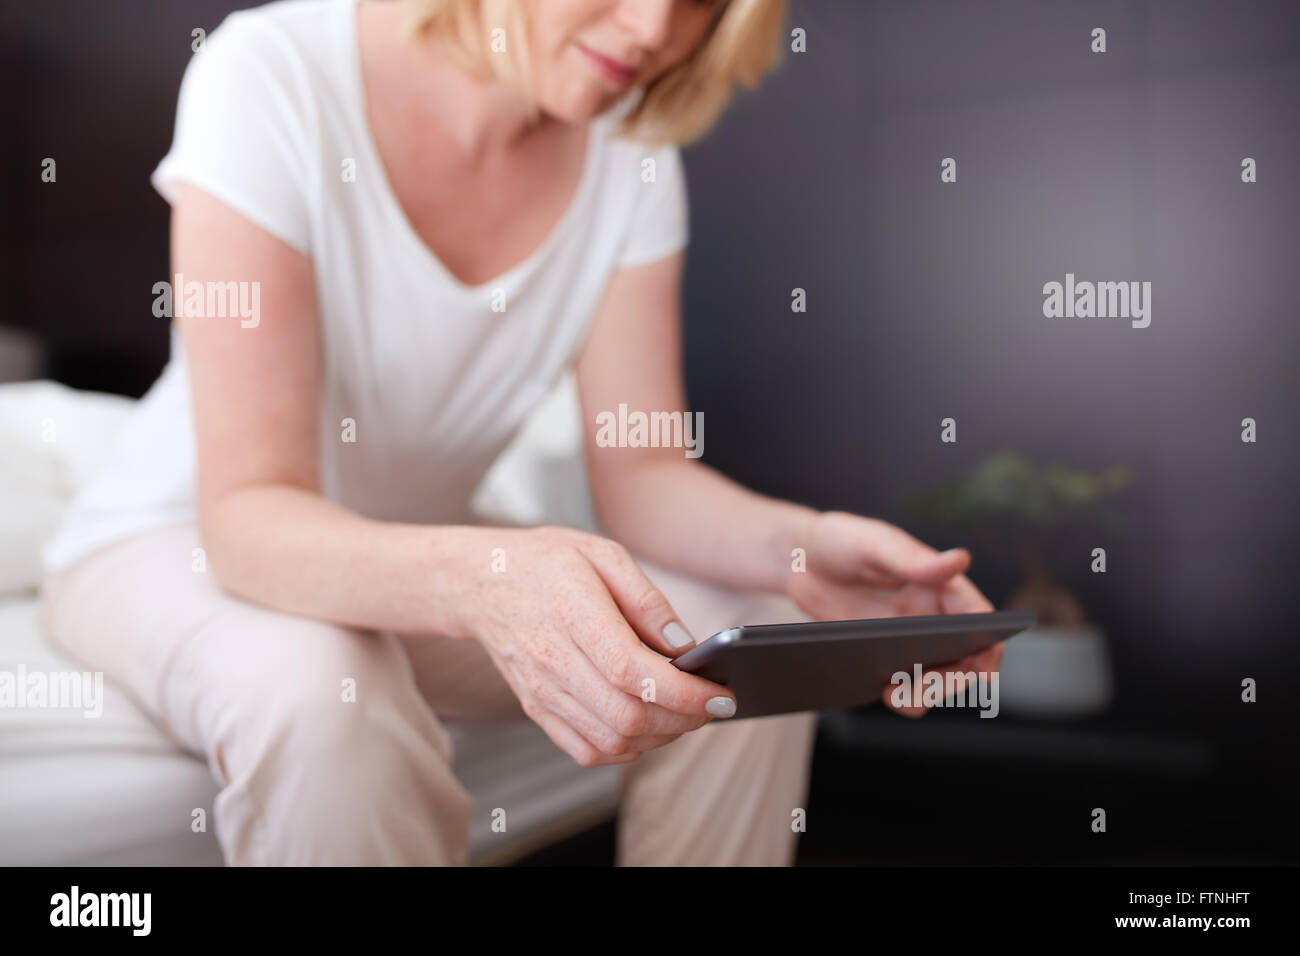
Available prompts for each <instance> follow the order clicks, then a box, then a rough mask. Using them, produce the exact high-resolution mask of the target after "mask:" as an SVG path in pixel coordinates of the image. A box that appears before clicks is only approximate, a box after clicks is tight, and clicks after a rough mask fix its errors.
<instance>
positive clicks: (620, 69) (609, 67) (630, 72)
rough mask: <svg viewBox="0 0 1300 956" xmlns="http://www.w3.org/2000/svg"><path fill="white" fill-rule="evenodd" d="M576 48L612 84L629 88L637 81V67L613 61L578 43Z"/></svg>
mask: <svg viewBox="0 0 1300 956" xmlns="http://www.w3.org/2000/svg"><path fill="white" fill-rule="evenodd" d="M575 46H577V48H578V49H579V50H581V51H582V52H583V54H584V55H585V56H586V57H587V59H588V60H589V61H590V62H591V64H592V66H594V67H595V68H596V72H598V73H599V74H600V75H601V76H603V77H604V78H605V79H607V80H609V81H610V82H611V83H614V84H616V85H618V86H627V85H629V84H630V83H631V82H632V81H633V80H635V79H636V75H637V72H638V71H637V69H636V67H631V66H627V65H625V64H623V63H620V62H619V61H618V60H611V59H610V58H609V57H607V56H605V55H604V54H601V53H597V52H596V51H595V50H592V49H590V48H589V47H585V46H583V45H582V44H581V43H577V44H575Z"/></svg>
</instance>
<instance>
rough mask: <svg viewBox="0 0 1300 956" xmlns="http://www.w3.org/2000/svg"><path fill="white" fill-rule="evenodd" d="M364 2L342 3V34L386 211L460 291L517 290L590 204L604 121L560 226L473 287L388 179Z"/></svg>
mask: <svg viewBox="0 0 1300 956" xmlns="http://www.w3.org/2000/svg"><path fill="white" fill-rule="evenodd" d="M361 2H362V0H343V3H342V4H341V6H342V8H343V10H344V12H345V14H346V16H347V25H346V29H345V30H344V31H343V36H344V38H345V44H346V46H347V63H348V78H349V94H350V95H351V97H352V100H353V106H354V108H355V109H356V111H357V117H358V120H359V124H360V127H361V147H362V149H363V150H364V151H365V153H366V157H365V159H366V162H367V163H368V164H369V165H370V166H371V167H372V168H373V169H374V170H375V171H376V175H377V176H378V177H379V178H378V182H379V193H380V201H381V202H382V203H383V204H384V207H385V210H386V212H387V213H388V214H389V215H390V216H391V217H392V218H393V219H394V220H395V221H396V222H398V223H399V224H400V228H401V230H402V232H403V234H404V236H405V237H406V241H407V242H408V243H410V244H412V245H414V246H415V247H416V248H417V249H418V254H419V255H420V256H421V257H423V259H424V260H425V261H426V263H427V264H428V266H429V267H430V269H432V270H433V271H434V272H435V273H436V274H437V275H438V277H439V278H441V279H442V280H443V281H444V282H445V283H447V284H448V285H450V286H451V287H452V288H454V289H455V290H456V291H457V292H459V293H461V294H463V295H466V296H483V295H487V294H489V293H490V292H491V290H494V289H497V288H511V287H513V286H514V285H515V284H516V283H517V282H518V280H520V279H521V278H522V277H523V276H525V275H527V274H528V273H529V272H531V271H532V270H533V269H534V268H536V267H537V265H538V264H539V263H540V262H541V261H542V260H543V259H545V258H546V256H547V255H549V254H550V252H551V250H552V249H553V248H554V247H555V246H556V245H558V244H559V243H560V241H561V239H562V238H563V236H564V234H565V233H567V232H568V231H569V229H570V228H571V226H572V224H573V221H574V220H575V219H576V218H577V217H578V215H579V210H580V209H581V207H582V206H583V205H585V204H586V201H587V194H588V193H589V192H590V190H591V184H592V180H593V179H594V178H595V166H596V147H597V143H598V141H599V138H600V128H599V123H600V119H601V117H596V118H595V119H593V120H591V121H589V122H588V124H587V142H586V149H585V154H584V157H583V164H582V173H581V174H580V176H579V179H578V185H577V187H576V188H575V189H574V192H573V195H572V196H571V197H570V199H569V203H568V205H567V206H566V207H565V209H564V212H563V213H562V214H561V216H560V218H559V219H558V220H556V222H555V225H553V226H552V227H551V229H550V231H549V232H548V233H547V234H546V237H545V238H544V239H542V241H541V242H540V243H539V244H538V245H537V247H536V248H535V249H533V251H532V252H530V253H529V254H528V255H527V256H526V257H525V258H524V259H522V260H520V261H519V262H517V263H516V264H515V265H513V266H511V267H510V268H508V269H506V270H505V271H504V272H502V273H499V274H498V275H496V276H493V277H492V278H490V279H487V280H486V281H484V282H480V283H476V284H474V285H470V284H468V283H466V282H463V281H462V280H461V279H460V278H458V277H457V276H456V274H455V273H454V272H452V271H451V269H449V268H448V267H447V265H446V263H444V262H443V261H442V259H441V258H439V256H438V254H437V253H436V252H434V251H433V249H431V248H430V247H429V244H428V243H426V242H425V241H424V239H423V237H421V236H420V234H419V232H417V231H416V228H415V226H414V224H413V223H412V222H411V220H410V217H409V216H407V214H406V210H405V209H404V208H403V207H402V203H401V201H400V200H399V199H398V198H397V192H396V190H394V189H393V184H392V181H391V180H390V179H389V178H388V170H387V169H385V168H384V163H383V160H382V158H381V157H380V155H379V145H378V143H376V142H375V137H374V133H373V131H372V130H371V128H370V116H369V113H368V112H367V110H366V88H365V78H364V77H363V76H362V72H361V36H360V30H359V29H358V26H357V18H358V9H357V8H358V7H359V6H360V4H361Z"/></svg>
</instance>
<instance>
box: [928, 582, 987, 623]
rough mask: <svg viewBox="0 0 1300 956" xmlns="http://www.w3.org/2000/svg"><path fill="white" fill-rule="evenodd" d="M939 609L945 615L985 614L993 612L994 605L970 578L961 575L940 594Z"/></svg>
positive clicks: (946, 585) (945, 586)
mask: <svg viewBox="0 0 1300 956" xmlns="http://www.w3.org/2000/svg"><path fill="white" fill-rule="evenodd" d="M939 609H940V612H941V613H943V614H985V613H987V612H989V611H992V610H993V604H992V603H991V602H990V601H989V599H988V598H986V597H985V596H984V595H983V594H982V593H980V589H979V588H977V587H976V586H975V585H974V584H973V583H972V582H971V579H970V578H968V577H966V575H964V574H959V575H957V576H956V577H954V578H953V579H952V580H951V581H949V582H948V583H947V584H945V585H944V587H943V590H942V591H941V592H940V593H939Z"/></svg>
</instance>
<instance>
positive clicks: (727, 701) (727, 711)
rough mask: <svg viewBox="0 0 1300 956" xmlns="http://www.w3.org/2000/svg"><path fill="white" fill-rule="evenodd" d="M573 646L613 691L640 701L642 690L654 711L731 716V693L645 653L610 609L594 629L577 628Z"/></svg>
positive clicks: (642, 647)
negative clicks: (610, 685)
mask: <svg viewBox="0 0 1300 956" xmlns="http://www.w3.org/2000/svg"><path fill="white" fill-rule="evenodd" d="M573 639H574V643H575V644H576V645H577V646H578V648H579V649H580V650H581V651H582V652H583V653H584V654H586V655H587V659H588V660H590V661H591V663H592V664H593V665H594V666H595V668H596V670H597V671H599V672H600V674H601V676H602V677H603V678H604V679H605V680H606V681H607V682H609V683H610V684H612V685H613V686H614V688H615V689H616V690H621V691H623V692H624V693H625V694H630V695H632V696H634V697H636V698H638V699H640V697H641V695H642V694H643V693H646V692H648V693H649V694H650V695H651V696H652V697H653V699H654V702H655V703H656V704H658V705H659V706H660V707H663V708H665V709H667V710H670V711H674V712H675V713H678V714H688V715H691V716H695V717H731V716H732V715H734V714H735V712H736V697H735V695H734V694H733V693H732V692H731V691H729V690H727V688H725V687H723V686H722V685H721V684H715V683H713V681H710V680H705V679H704V678H703V677H697V676H695V675H694V674H687V673H685V672H684V671H679V670H678V669H677V668H675V667H674V666H673V663H672V661H670V660H667V659H665V658H663V657H660V656H659V655H658V654H656V653H654V652H653V651H651V650H649V649H648V648H647V647H646V646H645V645H644V644H642V643H641V641H640V640H639V639H638V638H637V636H636V634H635V633H633V631H632V629H631V628H630V627H628V625H627V622H626V621H624V620H623V618H622V615H621V614H619V612H618V610H617V609H616V608H614V607H613V606H612V603H611V607H610V613H609V617H608V619H607V620H605V621H598V622H597V623H596V626H595V627H591V626H583V627H582V628H581V629H579V630H576V631H575V632H574V634H573Z"/></svg>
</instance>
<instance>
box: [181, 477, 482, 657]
mask: <svg viewBox="0 0 1300 956" xmlns="http://www.w3.org/2000/svg"><path fill="white" fill-rule="evenodd" d="M200 527H201V534H202V538H203V544H204V548H205V549H206V551H207V558H208V561H209V563H210V564H211V566H212V570H213V572H215V574H216V576H217V578H218V580H219V582H220V583H221V586H222V587H223V588H225V589H226V590H227V591H229V592H230V593H232V594H234V595H236V596H238V597H240V598H243V599H244V600H247V601H250V602H253V603H256V604H261V605H263V606H265V607H270V608H274V609H276V610H281V611H287V612H290V613H293V614H299V615H302V616H304V617H313V618H317V619H321V620H327V621H333V622H335V623H339V624H344V625H349V626H352V627H360V628H368V629H374V630H385V631H398V632H404V633H420V632H428V633H439V634H445V635H447V636H450V637H465V636H467V634H466V632H465V629H464V625H463V622H462V619H461V616H460V615H459V613H458V600H457V595H458V594H460V593H461V592H462V591H463V587H462V585H461V583H459V582H460V579H461V576H462V575H463V574H464V573H465V571H466V567H467V562H468V561H470V560H472V552H473V543H474V541H475V539H476V538H481V535H482V531H481V529H475V528H468V527H461V526H425V525H411V524H396V523H389V522H382V521H374V520H371V519H369V518H364V517H362V516H360V515H357V514H356V513H354V512H352V511H349V510H347V509H346V508H344V507H342V506H340V505H338V504H336V503H334V502H332V501H329V500H327V499H325V498H323V497H321V496H320V495H318V494H315V493H313V492H310V491H307V490H304V489H301V488H295V487H292V486H289V485H275V484H268V485H252V486H247V487H244V488H240V489H238V490H235V491H232V492H230V493H228V494H226V495H224V496H223V497H222V498H220V499H219V500H218V501H216V502H214V503H212V504H210V505H208V506H207V507H206V508H205V509H203V510H202V511H201V514H200ZM479 543H480V550H481V549H482V547H485V546H486V543H485V542H482V541H480V542H479ZM487 559H488V553H487V552H486V551H485V552H484V556H483V560H484V561H486V560H487Z"/></svg>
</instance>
